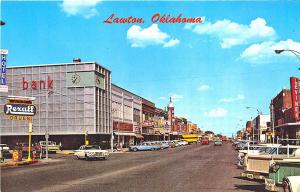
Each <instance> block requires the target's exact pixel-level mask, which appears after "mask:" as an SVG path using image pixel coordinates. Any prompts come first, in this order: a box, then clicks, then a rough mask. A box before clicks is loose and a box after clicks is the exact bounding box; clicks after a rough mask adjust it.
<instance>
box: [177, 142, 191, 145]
mask: <svg viewBox="0 0 300 192" xmlns="http://www.w3.org/2000/svg"><path fill="white" fill-rule="evenodd" d="M177 143H178V144H179V146H184V145H188V144H189V143H188V142H186V141H177Z"/></svg>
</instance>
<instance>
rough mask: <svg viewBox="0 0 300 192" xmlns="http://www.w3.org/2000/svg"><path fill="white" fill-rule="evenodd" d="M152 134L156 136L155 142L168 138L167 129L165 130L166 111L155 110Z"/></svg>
mask: <svg viewBox="0 0 300 192" xmlns="http://www.w3.org/2000/svg"><path fill="white" fill-rule="evenodd" d="M153 120H154V134H155V135H156V137H157V139H156V140H166V137H167V136H169V133H170V132H169V129H167V125H168V122H167V120H168V113H167V111H165V110H163V109H160V108H155V114H154V118H153Z"/></svg>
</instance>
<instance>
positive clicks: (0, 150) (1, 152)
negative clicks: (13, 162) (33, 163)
mask: <svg viewBox="0 0 300 192" xmlns="http://www.w3.org/2000/svg"><path fill="white" fill-rule="evenodd" d="M9 155H10V152H9V147H8V146H7V145H6V144H0V159H1V161H3V160H4V158H6V157H8V156H9Z"/></svg>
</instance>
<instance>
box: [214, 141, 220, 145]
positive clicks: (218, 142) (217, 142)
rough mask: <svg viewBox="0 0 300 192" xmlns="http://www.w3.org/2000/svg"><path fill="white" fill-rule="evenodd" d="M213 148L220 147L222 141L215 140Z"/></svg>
mask: <svg viewBox="0 0 300 192" xmlns="http://www.w3.org/2000/svg"><path fill="white" fill-rule="evenodd" d="M214 146H222V141H221V140H215V141H214Z"/></svg>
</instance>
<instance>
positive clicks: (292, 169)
mask: <svg viewBox="0 0 300 192" xmlns="http://www.w3.org/2000/svg"><path fill="white" fill-rule="evenodd" d="M297 175H300V160H298V161H297V160H295V159H293V158H290V159H284V160H281V161H274V162H273V163H272V164H271V165H270V173H269V176H268V177H267V178H266V179H265V188H266V190H268V191H277V190H278V188H277V186H278V185H283V184H284V181H285V178H287V177H289V176H297ZM299 181H300V180H299ZM299 184H300V183H299Z"/></svg>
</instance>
